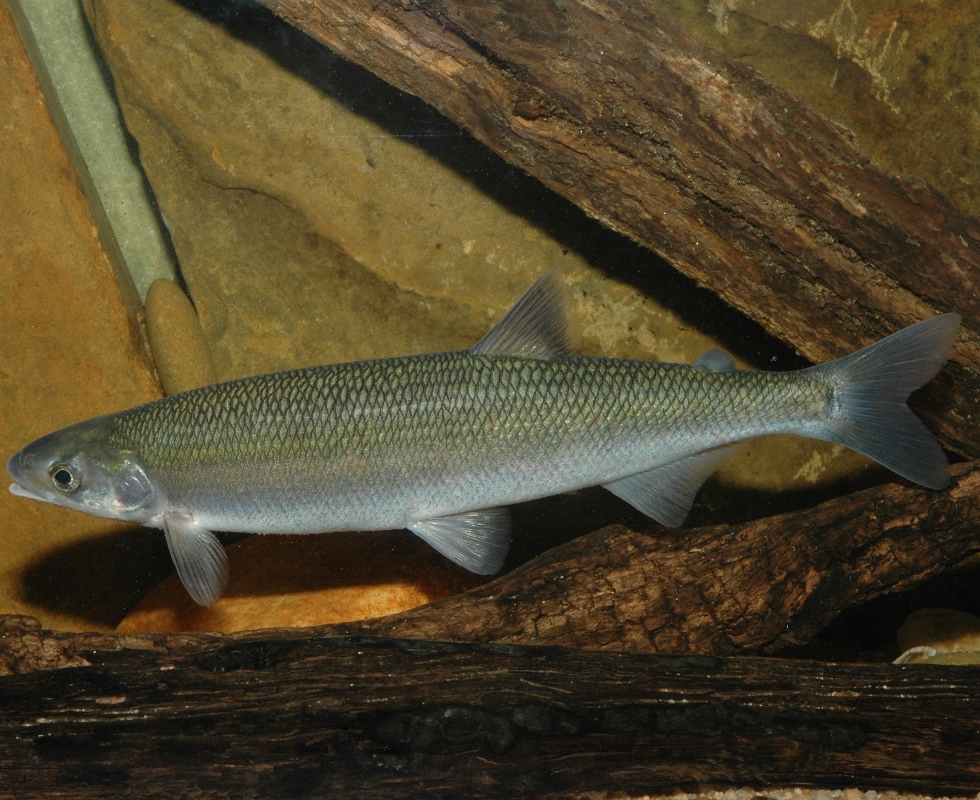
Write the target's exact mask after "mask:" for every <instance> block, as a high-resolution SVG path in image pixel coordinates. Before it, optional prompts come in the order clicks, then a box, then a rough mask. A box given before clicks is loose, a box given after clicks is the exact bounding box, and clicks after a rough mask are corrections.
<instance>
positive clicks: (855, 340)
mask: <svg viewBox="0 0 980 800" xmlns="http://www.w3.org/2000/svg"><path fill="white" fill-rule="evenodd" d="M263 2H264V4H265V5H266V6H268V7H269V8H270V9H272V10H273V11H274V12H276V13H277V14H279V15H280V16H282V17H283V18H285V19H286V20H288V21H289V22H291V23H292V24H294V25H296V26H297V27H299V28H301V29H302V30H303V31H305V32H307V33H308V34H310V35H311V36H312V37H314V38H315V39H317V40H319V41H320V42H322V43H324V44H326V45H327V46H328V47H330V48H331V49H333V50H334V51H336V52H337V53H339V54H341V55H342V56H344V57H345V58H348V59H350V60H351V61H354V62H356V63H358V64H360V65H362V66H364V67H366V68H367V69H369V70H370V71H372V72H374V73H376V74H377V75H379V76H380V77H381V78H382V79H384V80H386V81H388V82H389V83H391V84H393V85H394V86H396V87H398V88H400V89H403V90H404V91H407V92H409V93H411V94H414V95H417V96H418V97H420V98H422V99H423V100H425V101H426V102H428V103H430V104H431V105H433V106H434V107H436V108H438V109H440V111H442V112H443V113H444V114H445V115H446V116H447V117H449V118H450V119H452V120H453V121H455V122H456V123H458V124H459V125H461V126H462V127H464V128H466V129H467V130H469V131H470V132H471V133H473V134H474V135H475V136H476V137H477V138H478V139H480V140H481V141H483V142H484V143H485V144H487V145H488V146H489V147H490V148H492V149H493V150H495V151H496V152H497V153H499V154H500V155H502V156H503V157H504V158H505V159H507V160H508V161H510V162H511V163H514V164H516V165H518V166H519V167H521V168H522V169H524V170H526V171H527V172H529V173H530V174H532V175H534V176H535V177H537V178H539V179H540V180H541V181H542V182H543V183H544V184H546V185H547V186H549V187H551V188H552V189H553V190H555V191H556V192H557V193H559V194H561V195H562V196H564V197H566V198H567V199H569V200H571V201H572V202H574V203H576V204H577V205H579V206H580V207H582V208H583V209H585V210H586V211H587V212H588V213H589V214H591V215H592V216H594V217H596V218H597V219H599V220H601V221H602V222H604V223H605V224H607V225H608V226H610V227H611V228H613V229H615V230H618V231H620V232H622V233H625V234H626V235H628V236H629V237H631V238H632V239H634V240H635V241H637V242H639V243H641V244H643V245H645V246H647V247H649V248H650V249H652V250H654V251H655V252H657V253H659V254H660V255H662V256H663V257H664V258H666V259H667V260H668V261H670V262H671V263H672V264H674V265H675V266H676V267H677V268H678V269H680V270H681V271H683V272H685V273H686V274H688V275H690V276H692V277H694V278H695V279H696V280H697V281H698V282H699V283H701V284H702V285H704V286H706V287H708V288H709V289H711V290H713V291H714V292H716V293H717V294H718V295H720V296H721V297H722V298H723V299H725V300H726V301H727V302H729V303H730V304H732V305H733V306H735V307H736V308H738V309H740V310H741V311H742V312H744V313H745V314H747V315H748V316H750V317H752V318H754V319H756V320H758V321H759V322H761V323H762V324H763V326H764V327H766V328H767V329H768V330H769V331H770V332H771V333H773V334H774V335H776V336H778V337H779V338H781V339H783V340H785V341H787V342H789V343H791V344H792V345H794V346H795V347H796V348H797V349H798V350H799V351H800V352H802V353H803V354H805V355H806V356H807V357H809V358H811V359H812V360H814V361H825V360H827V359H829V358H833V357H837V356H840V355H842V354H844V353H846V352H850V351H851V350H853V349H855V348H856V347H858V346H860V345H864V344H868V343H869V342H871V341H873V340H875V339H878V338H881V337H882V336H884V335H886V334H888V333H891V332H893V331H895V330H897V329H898V328H900V327H902V326H903V325H906V324H909V323H911V322H913V321H915V320H918V319H922V318H924V317H927V316H930V315H932V314H933V313H935V312H936V311H950V310H953V311H958V312H960V313H962V314H963V315H964V318H965V327H964V334H963V336H962V337H961V340H960V343H959V346H958V348H957V351H956V355H955V361H954V362H953V363H951V364H950V365H949V366H948V367H947V369H946V370H945V372H944V373H943V374H942V375H941V376H940V377H939V379H938V380H937V382H936V383H935V384H934V385H933V386H932V387H930V389H929V390H927V394H926V396H925V397H924V398H923V402H922V404H921V406H920V410H921V412H922V413H923V414H924V415H925V416H926V417H927V419H928V420H929V424H930V426H931V427H933V428H934V429H935V430H937V431H938V432H939V433H940V435H941V436H942V438H943V441H944V443H945V444H946V445H947V446H948V447H950V448H952V449H954V450H956V451H958V452H960V453H961V454H964V455H967V456H968V457H971V458H976V457H978V456H980V427H978V426H977V425H976V424H975V420H976V419H980V338H978V335H977V334H978V332H980V287H978V285H977V283H978V279H977V276H978V274H980V273H978V271H977V268H978V266H980V226H978V224H977V221H976V220H975V219H973V218H971V217H968V216H966V215H963V214H961V213H958V212H957V211H955V210H954V209H953V208H952V207H951V206H949V204H948V203H947V202H946V201H945V200H944V199H943V198H942V197H940V196H939V195H937V194H936V193H935V192H933V191H932V190H930V189H929V188H928V187H926V186H924V185H922V184H918V183H913V182H910V181H906V180H901V179H898V178H896V177H894V176H891V175H888V174H886V173H885V172H883V171H882V170H881V169H880V168H879V167H877V166H876V165H875V164H874V163H871V162H870V161H869V160H868V158H867V157H866V156H864V155H862V153H861V152H860V150H859V149H858V148H857V146H856V144H855V143H854V141H853V139H852V138H851V137H850V135H849V134H848V133H847V132H846V131H845V130H843V129H841V128H840V127H838V126H836V125H834V124H833V123H831V122H829V121H828V120H827V119H825V118H824V117H822V116H821V115H819V114H817V113H815V112H814V111H813V110H812V109H810V108H809V107H807V106H806V105H805V104H804V103H802V102H801V101H800V100H798V99H797V98H795V97H793V96H792V95H790V94H789V93H787V92H785V91H783V90H781V89H779V88H777V87H775V86H773V85H772V84H770V83H769V82H767V81H766V80H765V79H764V78H763V77H762V76H761V75H759V74H758V73H757V72H755V71H754V70H753V69H751V68H750V67H748V66H746V65H745V64H743V63H741V62H739V61H736V60H733V59H729V58H726V57H724V56H722V55H720V54H718V53H715V52H713V51H711V50H709V49H707V48H705V47H703V46H701V45H700V44H698V43H697V42H696V41H695V40H693V39H692V38H691V37H690V36H688V35H687V34H685V33H684V32H683V31H682V30H680V29H679V28H677V27H676V26H675V25H673V24H672V23H670V22H669V21H667V20H666V19H664V18H663V17H661V16H660V15H658V14H657V13H656V12H655V11H654V10H652V9H651V8H650V7H649V5H644V6H643V7H642V9H641V8H638V7H637V6H636V4H635V3H633V2H630V0H598V1H596V0H592V1H591V2H588V3H586V2H584V0H565V2H561V3H552V2H546V0H489V1H488V2H481V3H470V2H464V0H412V2H402V3H377V2H375V1H374V0H312V1H311V0H263Z"/></svg>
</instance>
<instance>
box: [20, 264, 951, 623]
mask: <svg viewBox="0 0 980 800" xmlns="http://www.w3.org/2000/svg"><path fill="white" fill-rule="evenodd" d="M960 321H961V318H960V316H959V315H957V314H952V313H947V314H940V315H938V316H935V317H932V318H930V319H926V320H924V321H922V322H918V323H916V324H914V325H911V326H910V327H908V328H905V329H904V330H901V331H899V332H897V333H894V334H892V335H891V336H889V337H887V338H885V339H883V340H881V341H879V342H877V343H875V344H872V345H870V346H868V347H866V348H864V349H862V350H859V351H857V352H855V353H853V354H851V355H849V356H845V357H843V358H840V359H838V360H835V361H830V362H828V363H825V364H821V365H818V366H813V367H808V368H805V369H800V370H795V371H786V372H768V371H756V370H743V369H737V368H736V366H735V362H734V360H733V359H732V357H731V356H730V355H728V354H727V353H725V352H723V351H720V350H709V351H708V352H707V353H705V354H704V355H703V356H702V357H701V358H699V359H698V360H697V361H696V362H695V363H694V364H672V363H663V362H658V361H642V360H623V359H612V358H600V357H585V356H580V355H576V352H577V349H578V345H579V336H578V333H577V330H576V327H575V324H574V320H573V317H572V313H571V310H570V303H569V299H568V296H567V293H566V291H565V288H564V285H563V281H562V278H561V276H560V274H559V273H557V272H556V271H551V272H547V273H545V274H544V275H542V276H541V277H540V278H539V279H538V280H537V281H536V282H535V283H534V285H533V286H531V287H530V288H529V289H528V290H527V291H526V293H525V294H524V295H523V296H522V297H521V298H520V299H519V300H518V301H517V303H516V304H515V305H514V306H513V308H511V310H510V311H509V312H507V314H506V315H505V316H504V317H503V318H502V319H501V320H500V321H499V322H498V323H497V324H496V325H495V326H494V327H493V328H492V329H491V330H490V331H489V333H487V334H486V335H485V336H484V337H483V338H482V339H481V340H480V341H479V342H478V343H477V344H476V345H475V346H473V347H472V348H470V349H469V350H461V351H453V352H444V353H429V354H424V355H412V356H403V357H396V358H384V359H377V360H370V361H357V362H350V363H342V364H329V365H325V366H318V367H311V368H305V369H296V370H289V371H285V372H278V373H274V374H269V375H260V376H254V377H248V378H243V379H239V380H232V381H228V382H225V383H219V384H215V385H213V386H205V387H202V388H198V389H193V390H191V391H187V392H183V393H181V394H176V395H173V396H170V397H165V398H163V399H160V400H156V401H153V402H150V403H146V404H145V405H141V406H138V407H136V408H132V409H129V410H125V411H121V412H118V413H114V414H108V415H105V416H100V417H96V418H95V419H91V420H88V421H86V422H81V423H78V424H76V425H72V426H70V427H67V428H64V429H63V430H60V431H57V432H55V433H51V434H48V435H47V436H44V437H42V438H40V439H38V440H37V441H35V442H33V443H32V444H29V445H27V446H26V447H25V448H23V449H22V450H21V451H19V452H18V453H16V454H15V455H14V456H13V457H12V458H11V459H10V460H9V462H8V464H7V471H8V472H9V474H10V476H11V478H13V480H14V483H13V484H12V485H11V486H10V491H11V492H12V493H13V494H15V495H17V496H19V497H25V498H30V499H32V500H38V501H42V502H46V503H54V504H56V505H59V506H65V507H68V508H71V509H75V510H78V511H83V512H85V513H87V514H91V515H94V516H97V517H106V518H110V519H118V520H127V521H131V522H136V523H141V524H142V525H144V526H147V527H151V528H162V529H163V531H164V535H165V539H166V542H167V546H168V548H169V551H170V554H171V556H172V558H173V562H174V565H175V567H176V570H177V573H178V575H179V577H180V580H181V581H182V582H183V585H184V586H185V587H186V589H187V592H188V593H189V594H190V596H191V597H192V598H193V599H194V601H196V602H197V603H199V604H201V605H205V606H208V605H211V604H213V603H215V602H216V601H217V600H218V598H219V597H220V596H221V594H222V592H223V591H224V589H225V586H226V584H227V581H228V562H227V557H226V555H225V552H224V549H223V547H222V545H221V542H220V541H219V539H218V538H217V536H216V535H215V532H221V531H236V532H244V533H321V532H329V531H358V530H364V531H368V530H370V531H379V530H398V529H405V528H407V529H408V530H410V531H413V532H414V533H415V534H417V535H418V536H419V537H421V538H422V539H423V540H424V541H425V542H427V543H428V544H429V545H431V546H432V547H434V548H435V549H436V550H437V551H438V552H439V553H441V554H442V555H443V556H445V557H446V558H448V559H450V560H452V561H454V562H455V563H457V564H459V565H461V566H463V567H465V568H466V569H468V570H470V571H472V572H475V573H477V574H481V575H491V574H494V573H496V572H498V571H499V570H500V569H501V568H502V567H503V564H504V560H505V558H506V555H507V552H508V548H509V546H510V538H511V523H510V516H509V513H508V511H507V506H509V505H512V504H515V503H520V502H523V501H527V500H533V499H536V498H540V497H545V496H549V495H556V494H560V493H564V492H568V491H572V490H575V489H580V488H584V487H587V486H598V485H601V486H604V487H605V488H606V489H608V490H609V491H611V492H612V493H613V494H614V495H616V496H618V497H620V498H621V499H622V500H624V501H626V502H627V503H629V504H630V505H632V506H634V507H635V508H637V509H639V510H640V511H641V512H643V513H644V514H646V515H647V516H648V517H650V518H652V519H653V520H655V521H657V522H659V523H661V524H662V525H665V526H668V527H677V526H680V525H682V524H683V522H684V520H685V519H686V517H687V515H688V512H689V511H690V509H691V507H692V505H693V503H694V500H695V496H696V494H697V492H698V491H699V489H700V487H701V485H702V483H703V482H704V481H705V479H706V478H707V477H708V476H709V475H710V474H711V473H712V472H713V471H714V470H715V469H717V467H718V466H719V465H720V464H721V462H722V461H724V460H725V459H726V458H727V457H728V456H729V455H730V454H731V453H732V450H733V449H734V448H737V446H738V443H739V442H742V441H744V440H746V439H751V438H754V437H758V436H766V435H769V434H786V433H790V434H798V435H801V436H805V437H809V438H813V439H822V440H826V441H830V442H836V443H838V444H841V445H845V446H846V447H849V448H851V449H853V450H856V451H858V452H860V453H863V454H865V455H867V456H869V457H870V458H872V459H874V460H875V461H877V462H879V463H880V464H883V465H884V466H885V467H887V468H889V469H890V470H892V471H893V472H895V473H897V474H898V475H899V476H902V477H904V478H906V479H908V480H909V481H912V482H914V483H917V484H920V485H922V486H925V487H928V488H930V489H936V490H939V489H942V488H944V487H946V486H947V485H948V484H949V481H950V477H949V464H948V461H947V459H946V456H945V454H944V453H943V450H942V448H941V447H940V446H939V444H938V442H937V441H936V440H935V439H934V438H933V437H932V435H931V434H930V432H929V430H928V428H926V426H925V425H924V424H923V423H922V421H921V420H920V419H919V418H918V417H917V416H916V415H915V414H914V413H913V412H912V411H911V410H910V409H909V407H908V406H907V404H906V400H907V398H908V396H909V394H911V392H913V391H914V390H916V389H918V388H919V387H920V386H922V385H924V384H925V383H927V382H928V381H930V380H931V379H932V378H933V376H934V375H935V374H936V373H937V372H938V371H939V370H940V369H941V367H942V365H943V364H944V362H945V361H946V359H947V357H948V355H949V353H950V350H951V348H952V346H953V343H954V341H955V339H956V336H957V331H958V328H959V325H960Z"/></svg>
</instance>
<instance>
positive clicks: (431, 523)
mask: <svg viewBox="0 0 980 800" xmlns="http://www.w3.org/2000/svg"><path fill="white" fill-rule="evenodd" d="M408 529H409V530H410V531H412V533H415V534H417V535H418V536H419V537H421V538H422V540H423V541H425V542H426V543H427V544H429V545H431V546H432V547H433V548H435V549H436V550H438V551H439V552H440V553H442V555H444V556H445V557H446V558H448V559H449V560H450V561H454V562H455V563H457V564H459V565H460V566H461V567H465V568H466V569H468V570H469V571H470V572H475V573H476V574H477V575H492V574H493V573H495V572H497V571H499V570H500V568H501V567H502V566H503V565H504V559H505V558H506V557H507V551H508V550H509V549H510V514H509V513H508V512H507V509H506V508H484V509H482V510H480V511H468V512H466V513H465V514H454V515H453V516H449V517H436V518H435V519H424V520H420V521H419V522H416V523H413V524H412V525H409V526H408Z"/></svg>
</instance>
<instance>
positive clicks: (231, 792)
mask: <svg viewBox="0 0 980 800" xmlns="http://www.w3.org/2000/svg"><path fill="white" fill-rule="evenodd" d="M7 623H8V624H7V626H6V627H7V630H6V634H7V637H8V638H9V637H10V636H11V635H13V633H14V632H13V630H12V628H13V627H16V626H17V625H20V626H22V628H23V626H25V625H26V624H27V620H26V618H10V619H8V620H7ZM25 632H30V631H25ZM32 633H33V634H34V635H35V636H42V634H40V632H38V631H36V630H35V631H33V632H32ZM82 655H83V658H84V660H85V661H86V662H87V664H88V665H87V666H77V667H74V668H69V669H61V670H56V671H50V672H40V673H35V674H33V675H29V676H8V677H6V678H2V679H0V709H2V711H0V742H2V745H0V797H17V798H19V800H29V798H50V797H54V796H71V797H72V798H88V797H91V798H100V800H101V798H104V797H145V798H152V797H166V798H173V797H190V796H206V797H213V798H218V797H291V798H293V797H345V798H374V797H386V798H399V797H413V798H415V797H446V798H467V797H474V798H475V797H529V796H541V795H544V794H547V793H554V792H569V791H574V792H589V791H594V790H612V791H628V792H635V793H645V792H652V791H657V790H666V789H675V788H687V789H690V788H693V787H695V786H698V785H703V784H706V783H708V784H726V785H732V784H734V785H746V784H750V785H754V786H768V785H804V786H823V787H828V786H836V787H841V786H856V787H860V788H875V789H879V790H880V789H885V788H892V787H894V788H902V789H904V790H920V791H928V792H930V793H935V792H950V793H952V792H963V793H966V792H967V791H971V792H972V791H975V789H976V787H977V786H978V785H980V762H978V760H977V759H976V758H975V757H974V756H975V754H976V753H977V752H978V747H980V725H978V723H977V712H978V710H980V668H972V667H923V666H917V667H916V666H890V665H827V664H815V663H806V662H792V661H782V660H776V659H722V658H709V657H703V656H651V655H637V654H623V653H585V652H576V651H571V650H564V649H558V648H544V647H516V646H501V645H493V646H488V645H451V644H435V643H423V642H414V643H413V642H407V641H397V640H384V639H362V640H358V639H341V638H330V637H306V638H286V639H283V638H278V637H277V635H276V633H275V632H270V633H268V635H267V637H266V638H262V639H255V640H252V641H246V642H242V641H238V642H235V641H229V640H228V639H227V638H223V639H217V640H215V641H210V640H208V639H207V638H205V637H201V638H200V639H198V640H197V641H195V643H194V645H193V646H186V644H185V645H184V646H178V648H177V650H176V652H167V651H159V650H139V649H132V648H128V649H124V650H120V651H116V652H101V651H97V650H96V651H91V652H87V653H84V654H82ZM62 793H64V794H62Z"/></svg>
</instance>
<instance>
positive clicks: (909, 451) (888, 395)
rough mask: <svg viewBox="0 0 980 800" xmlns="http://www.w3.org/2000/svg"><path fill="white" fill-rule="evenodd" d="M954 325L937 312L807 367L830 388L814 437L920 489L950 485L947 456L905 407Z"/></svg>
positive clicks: (934, 366)
mask: <svg viewBox="0 0 980 800" xmlns="http://www.w3.org/2000/svg"><path fill="white" fill-rule="evenodd" d="M960 321H961V317H960V315H959V314H941V315H940V316H937V317H933V318H931V319H927V320H924V321H922V322H919V323H916V324H915V325H910V326H909V327H907V328H905V329H903V330H900V331H898V332H897V333H894V334H892V335H891V336H889V337H887V338H885V339H882V340H881V341H880V342H876V343H875V344H872V345H870V346H868V347H865V348H864V349H863V350H858V351H857V352H856V353H852V354H851V355H849V356H845V357H844V358H840V359H837V360H836V361H831V362H829V363H827V364H822V365H820V366H818V367H812V368H811V370H812V371H813V372H814V373H822V377H825V378H827V379H829V380H830V382H831V383H832V384H833V386H834V387H835V388H834V401H833V403H832V408H831V412H830V415H829V418H827V419H825V420H824V421H823V425H824V431H823V434H824V435H821V436H820V438H822V439H827V440H829V441H832V442H836V443H838V444H842V445H844V446H846V447H849V448H851V449H852V450H857V451H858V452H859V453H863V454H864V455H866V456H868V457H869V458H873V459H874V460H875V461H877V462H878V463H879V464H881V465H883V466H885V467H888V469H890V470H892V471H893V472H896V473H898V474H899V475H901V476H902V477H904V478H908V479H909V480H910V481H914V482H915V483H918V484H921V485H922V486H926V487H928V488H930V489H943V488H945V487H946V486H948V485H949V480H950V479H949V462H948V461H947V459H946V455H945V454H944V453H943V450H942V448H941V447H940V446H939V443H938V442H937V441H936V440H935V439H934V438H933V436H932V434H931V433H930V432H929V429H928V428H926V426H925V425H924V424H923V423H922V421H921V420H920V419H919V418H918V417H917V416H916V415H915V414H914V413H913V412H912V410H911V409H910V408H909V407H908V405H906V403H907V401H908V397H909V395H910V394H911V393H912V392H914V391H915V390H916V389H918V388H919V387H920V386H923V385H924V384H926V383H928V382H929V381H930V380H931V379H932V377H933V376H934V375H935V374H936V373H937V372H939V370H940V369H941V368H942V365H943V363H944V362H945V361H946V359H947V358H948V356H949V352H950V350H951V349H952V347H953V342H954V341H955V340H956V332H957V329H958V328H959V325H960Z"/></svg>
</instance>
